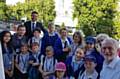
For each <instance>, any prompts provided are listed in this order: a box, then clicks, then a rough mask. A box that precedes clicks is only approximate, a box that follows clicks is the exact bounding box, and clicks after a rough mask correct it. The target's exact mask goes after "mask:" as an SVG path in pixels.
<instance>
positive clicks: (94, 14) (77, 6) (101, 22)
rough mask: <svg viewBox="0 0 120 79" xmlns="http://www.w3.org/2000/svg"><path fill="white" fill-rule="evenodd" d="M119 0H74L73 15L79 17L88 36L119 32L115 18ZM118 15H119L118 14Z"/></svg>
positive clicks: (113, 34)
mask: <svg viewBox="0 0 120 79" xmlns="http://www.w3.org/2000/svg"><path fill="white" fill-rule="evenodd" d="M117 1H118V0H74V1H73V4H74V13H73V17H74V18H78V26H80V29H82V30H83V32H84V33H85V35H86V36H88V35H93V36H95V35H97V34H99V33H107V34H108V35H110V36H112V37H114V36H115V35H117V34H118V31H116V30H117V29H118V28H115V26H116V24H118V23H116V21H115V20H114V18H115V16H116V14H118V13H117V11H116V7H117ZM117 16H118V15H117ZM117 19H118V18H117ZM119 33H120V32H119Z"/></svg>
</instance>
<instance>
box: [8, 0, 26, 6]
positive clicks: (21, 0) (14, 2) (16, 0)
mask: <svg viewBox="0 0 120 79" xmlns="http://www.w3.org/2000/svg"><path fill="white" fill-rule="evenodd" d="M24 1H25V0H6V4H7V5H15V4H16V3H17V2H24Z"/></svg>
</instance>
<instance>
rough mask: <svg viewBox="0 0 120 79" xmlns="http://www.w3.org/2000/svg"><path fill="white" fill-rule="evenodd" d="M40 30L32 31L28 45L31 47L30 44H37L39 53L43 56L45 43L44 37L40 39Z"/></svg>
mask: <svg viewBox="0 0 120 79" xmlns="http://www.w3.org/2000/svg"><path fill="white" fill-rule="evenodd" d="M40 34H41V30H40V29H38V28H37V29H34V30H33V37H32V38H30V39H29V41H28V44H29V45H30V47H31V44H32V43H34V42H37V43H38V44H39V51H40V52H41V53H42V54H45V47H46V46H47V44H48V43H47V41H46V39H45V37H44V36H43V37H42V38H41V37H40Z"/></svg>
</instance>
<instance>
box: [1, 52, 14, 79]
mask: <svg viewBox="0 0 120 79" xmlns="http://www.w3.org/2000/svg"><path fill="white" fill-rule="evenodd" d="M13 61H14V55H13V54H12V53H4V54H3V63H4V70H8V71H13V66H14V65H13ZM5 79H12V77H9V76H8V74H6V73H5Z"/></svg>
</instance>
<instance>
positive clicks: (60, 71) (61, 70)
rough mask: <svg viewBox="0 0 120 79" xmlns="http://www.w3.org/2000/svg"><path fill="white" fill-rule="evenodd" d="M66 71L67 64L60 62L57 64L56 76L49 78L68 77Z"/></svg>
mask: <svg viewBox="0 0 120 79" xmlns="http://www.w3.org/2000/svg"><path fill="white" fill-rule="evenodd" d="M65 72H66V65H65V64H64V63H63V62H58V63H57V64H56V65H55V74H54V76H51V77H50V78H49V79H68V78H67V77H66V76H65Z"/></svg>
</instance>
